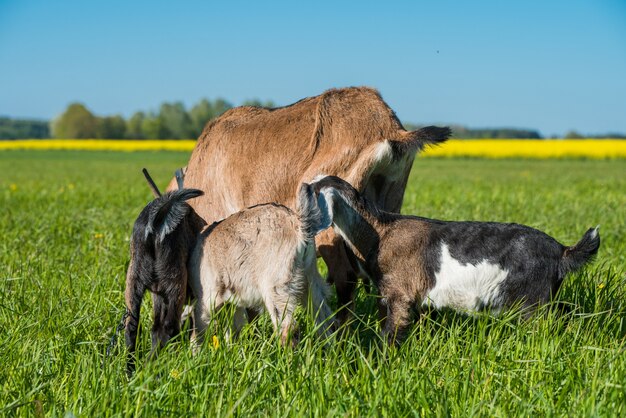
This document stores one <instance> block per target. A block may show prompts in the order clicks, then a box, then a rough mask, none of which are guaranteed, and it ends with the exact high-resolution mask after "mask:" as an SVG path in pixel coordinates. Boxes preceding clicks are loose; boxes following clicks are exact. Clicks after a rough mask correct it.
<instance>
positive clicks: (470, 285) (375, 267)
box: [312, 176, 600, 341]
mask: <svg viewBox="0 0 626 418" xmlns="http://www.w3.org/2000/svg"><path fill="white" fill-rule="evenodd" d="M312 186H313V187H314V188H315V190H316V192H317V193H319V194H320V196H323V197H324V198H325V199H326V201H327V206H328V208H329V212H330V214H331V217H332V222H333V227H334V229H335V231H336V232H337V233H339V234H340V235H341V236H342V237H343V238H344V240H345V242H346V245H347V247H348V248H349V249H350V250H351V253H352V258H353V260H352V261H353V263H354V265H355V266H354V267H355V268H356V269H357V271H359V273H360V275H361V276H365V277H368V278H369V279H371V280H372V281H373V282H374V284H375V285H376V286H377V288H378V290H379V292H380V296H381V299H380V300H379V310H380V314H381V319H382V318H386V321H385V325H384V328H383V335H384V336H385V337H386V338H388V339H389V340H390V341H394V340H397V339H398V338H399V337H401V336H402V334H403V332H404V331H405V330H406V328H407V326H408V325H409V323H410V314H411V311H412V310H413V309H419V308H420V307H422V306H431V307H433V308H435V309H440V308H452V309H456V310H460V311H464V312H473V311H474V312H475V311H480V310H483V309H490V310H492V311H495V312H497V311H499V310H502V309H503V308H507V307H511V306H513V305H515V304H521V305H522V306H523V307H528V308H532V307H534V306H536V305H538V304H541V303H545V302H548V301H549V300H550V298H551V297H552V296H553V295H555V294H556V292H557V290H558V289H559V287H560V286H561V283H562V282H563V279H564V278H565V276H566V275H567V274H568V273H570V272H573V271H576V270H578V269H579V268H581V267H582V266H583V265H584V264H586V263H587V262H588V261H589V260H590V259H591V258H592V257H593V256H594V255H595V254H596V253H597V251H598V247H599V246H600V236H599V234H598V228H591V229H589V230H588V231H587V232H586V233H585V235H584V236H583V237H582V239H581V240H580V241H579V242H578V243H577V244H576V245H574V246H571V247H566V246H564V245H561V244H560V243H559V242H557V241H556V240H555V239H554V238H552V237H550V236H548V235H546V234H545V233H543V232H541V231H539V230H536V229H533V228H530V227H528V226H524V225H518V224H505V223H495V222H446V221H440V220H435V219H427V218H422V217H417V216H406V215H400V214H395V213H388V212H383V211H381V210H379V209H377V208H376V207H375V206H374V205H373V204H372V203H371V202H370V201H368V200H367V199H366V198H365V197H363V196H361V195H360V194H359V192H358V191H357V190H355V189H354V188H353V187H352V186H351V185H350V184H349V183H347V182H345V181H344V180H342V179H340V178H338V177H334V176H329V177H324V178H322V179H319V180H318V181H316V182H315V183H313V184H312Z"/></svg>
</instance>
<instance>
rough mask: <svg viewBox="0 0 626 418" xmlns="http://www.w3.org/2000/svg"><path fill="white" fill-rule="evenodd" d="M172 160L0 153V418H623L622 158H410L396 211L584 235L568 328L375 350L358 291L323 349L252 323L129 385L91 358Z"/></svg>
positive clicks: (462, 323)
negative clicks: (594, 240)
mask: <svg viewBox="0 0 626 418" xmlns="http://www.w3.org/2000/svg"><path fill="white" fill-rule="evenodd" d="M187 159H188V153H177V152H158V153H156V152H138V153H122V152H119V153H118V152H77V151H47V152H45V151H4V152H0V172H1V173H2V176H1V177H0V208H1V210H2V211H1V213H0V415H2V416H6V415H19V416H44V415H51V416H62V415H64V414H67V413H71V414H73V415H75V416H88V417H89V416H130V415H140V416H149V417H153V416H215V415H219V416H228V415H239V416H241V415H245V416H247V415H261V416H266V415H270V416H284V415H292V416H298V415H310V416H337V415H348V416H368V415H369V416H407V415H415V416H422V415H427V416H428V415H435V416H446V415H452V416H531V415H535V414H538V415H540V416H542V415H550V416H553V415H559V416H563V415H565V416H598V415H600V416H625V415H626V277H625V272H626V216H625V215H626V160H619V159H618V160H483V159H423V158H420V159H418V160H417V161H416V164H415V166H414V169H413V171H412V174H411V179H410V182H409V185H408V188H407V192H406V197H405V202H404V207H403V212H405V213H412V214H420V215H422V216H429V217H437V218H443V219H474V220H494V221H507V222H508V221H510V222H513V221H514V222H519V223H525V224H528V225H531V226H534V227H537V228H539V229H542V230H544V231H546V232H547V233H548V234H550V235H553V236H554V237H556V238H557V239H558V240H559V241H561V242H563V243H565V244H572V243H574V242H576V241H577V240H578V239H579V238H580V237H581V236H582V234H583V233H584V231H585V230H586V229H587V228H588V227H591V226H595V225H597V224H601V229H600V232H601V236H602V240H603V241H602V246H601V248H600V252H599V256H598V258H597V260H596V261H595V262H594V263H593V264H592V265H591V266H589V267H588V268H586V269H585V270H584V271H582V272H581V273H579V274H576V275H573V276H571V277H569V278H568V279H567V281H566V282H565V284H564V286H563V288H562V289H561V292H560V293H559V295H558V299H559V300H561V301H565V302H567V303H570V304H571V305H572V306H573V307H575V310H574V312H573V313H572V314H569V315H566V316H559V315H557V314H555V313H553V312H551V311H547V310H546V311H542V314H540V315H537V316H535V317H533V318H531V319H530V320H527V321H525V320H522V319H520V316H519V315H518V314H516V313H512V314H507V315H503V316H500V317H497V318H494V317H490V316H488V315H478V316H476V317H466V316H463V315H459V314H454V313H451V312H444V313H441V314H440V315H438V316H436V317H433V318H424V319H423V320H422V321H421V323H420V324H419V326H415V327H414V328H413V331H412V333H411V335H410V336H409V337H408V340H407V341H406V342H405V343H404V344H403V345H402V346H401V347H399V348H387V347H385V346H384V345H381V344H380V341H379V340H378V337H377V325H376V323H375V318H376V311H375V305H374V298H373V296H371V295H367V294H366V293H365V291H364V290H363V289H360V293H359V295H358V300H357V305H356V310H357V320H356V321H355V322H354V323H352V324H350V327H349V328H350V329H349V330H348V332H347V333H345V334H346V336H345V337H344V338H343V339H341V338H334V339H331V340H330V341H329V342H328V344H326V345H324V344H323V343H322V342H320V341H318V339H317V338H316V337H315V334H314V333H311V332H310V330H311V327H312V326H311V323H310V322H309V321H308V319H307V318H305V317H304V315H302V314H300V316H299V319H300V321H299V322H300V324H301V329H302V337H303V338H302V341H301V344H300V345H299V346H298V347H297V348H296V349H295V350H291V349H282V348H280V347H279V346H278V344H277V341H276V339H275V338H273V337H272V330H271V325H270V323H269V320H268V318H267V317H266V316H263V317H262V318H261V319H260V320H259V321H258V322H256V323H254V324H252V325H249V326H247V327H246V328H245V329H244V332H243V334H242V335H241V337H240V339H239V340H238V341H236V342H234V343H226V342H224V339H223V334H222V330H223V329H224V328H220V329H219V330H218V331H216V341H215V343H214V342H213V341H212V340H213V339H208V341H207V344H206V345H205V347H204V348H203V351H202V352H201V354H200V355H199V356H196V357H192V356H191V352H190V349H189V345H188V341H187V340H185V339H184V338H183V339H182V340H181V341H180V342H178V343H174V344H171V345H170V346H169V347H168V348H167V349H166V350H165V352H164V353H163V354H162V355H161V357H159V359H158V360H157V361H154V362H151V363H148V364H142V365H141V366H140V367H139V370H138V373H137V374H136V375H135V376H134V377H133V378H132V379H130V380H129V379H128V378H127V377H126V375H125V372H124V361H125V354H124V350H123V347H122V344H121V342H118V345H117V346H116V347H115V349H114V350H113V354H112V356H111V357H109V358H105V357H104V352H105V350H106V347H107V345H108V341H109V338H110V336H111V334H112V330H113V328H114V326H115V325H116V323H117V321H118V320H119V318H120V316H121V314H122V313H123V309H124V308H123V286H124V275H125V270H126V266H127V263H128V238H129V235H130V231H131V227H132V223H133V221H134V219H135V217H136V216H137V214H138V213H139V211H140V209H141V208H142V207H143V206H144V204H145V203H146V202H147V201H148V200H149V199H150V198H151V195H150V192H149V190H148V187H147V186H146V183H145V181H144V180H143V177H142V176H141V173H140V169H141V167H144V166H146V167H148V168H149V169H150V171H151V173H152V174H153V177H155V179H156V180H157V183H158V184H159V185H161V186H162V187H163V186H164V184H165V183H166V182H167V181H168V180H169V178H170V175H171V173H172V171H173V170H174V169H175V168H177V167H179V166H181V165H183V164H184V163H185V162H186V161H187ZM208 192H210V191H208ZM268 262H272V260H268ZM149 309H150V302H149V298H146V301H145V305H144V309H143V311H142V312H144V313H148V312H149ZM150 324H151V318H150V315H149V314H146V315H144V316H143V317H142V327H143V330H144V333H143V334H142V335H141V337H140V339H141V347H140V356H141V358H145V355H146V354H147V350H149V336H148V335H147V334H148V333H147V332H145V331H147V330H149V327H150Z"/></svg>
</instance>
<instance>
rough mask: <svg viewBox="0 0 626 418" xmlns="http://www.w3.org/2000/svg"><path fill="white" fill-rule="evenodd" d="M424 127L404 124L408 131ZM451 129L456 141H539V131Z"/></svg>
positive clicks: (460, 126)
mask: <svg viewBox="0 0 626 418" xmlns="http://www.w3.org/2000/svg"><path fill="white" fill-rule="evenodd" d="M422 126H424V125H413V124H409V123H407V124H404V127H405V128H406V129H408V130H414V129H417V128H420V127H422ZM449 126H450V128H451V129H452V136H453V138H457V139H476V138H482V139H505V138H509V139H522V138H523V139H541V138H542V136H541V134H540V133H539V131H536V130H534V129H516V128H478V129H475V128H468V127H466V126H462V125H449Z"/></svg>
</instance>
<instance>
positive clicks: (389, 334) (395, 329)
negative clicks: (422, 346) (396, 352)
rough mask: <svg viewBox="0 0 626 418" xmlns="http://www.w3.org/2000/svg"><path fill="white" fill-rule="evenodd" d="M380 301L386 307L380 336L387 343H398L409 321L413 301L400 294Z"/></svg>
mask: <svg viewBox="0 0 626 418" xmlns="http://www.w3.org/2000/svg"><path fill="white" fill-rule="evenodd" d="M382 303H383V304H384V305H385V306H386V307H387V315H386V318H385V325H384V327H383V329H382V331H381V334H382V337H383V339H385V340H386V341H387V342H388V343H389V344H399V343H400V342H401V341H402V339H403V338H404V336H405V334H406V331H407V329H408V327H409V325H410V323H411V321H410V320H411V307H412V306H413V301H411V300H408V299H406V298H404V297H402V296H392V297H386V298H384V300H383V301H382Z"/></svg>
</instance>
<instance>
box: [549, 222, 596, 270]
mask: <svg viewBox="0 0 626 418" xmlns="http://www.w3.org/2000/svg"><path fill="white" fill-rule="evenodd" d="M598 228H599V227H597V226H596V227H595V228H589V229H588V230H587V232H585V235H583V237H582V238H581V239H580V241H578V243H576V245H573V246H571V247H567V248H565V251H564V252H563V257H561V262H560V264H559V276H560V278H561V280H562V279H563V278H565V275H567V273H570V272H574V271H576V270H578V269H580V268H581V267H582V266H584V265H585V264H587V263H588V262H589V261H590V260H591V259H592V258H593V257H594V256H595V255H596V254H597V253H598V248H600V234H599V233H598Z"/></svg>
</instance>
